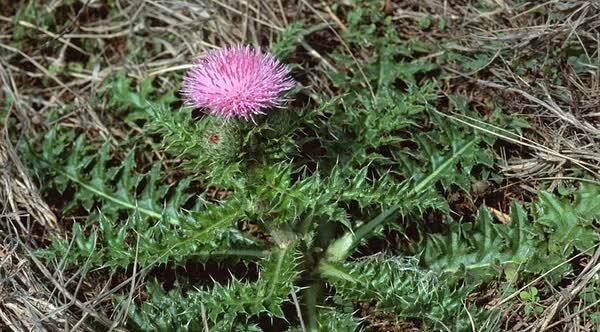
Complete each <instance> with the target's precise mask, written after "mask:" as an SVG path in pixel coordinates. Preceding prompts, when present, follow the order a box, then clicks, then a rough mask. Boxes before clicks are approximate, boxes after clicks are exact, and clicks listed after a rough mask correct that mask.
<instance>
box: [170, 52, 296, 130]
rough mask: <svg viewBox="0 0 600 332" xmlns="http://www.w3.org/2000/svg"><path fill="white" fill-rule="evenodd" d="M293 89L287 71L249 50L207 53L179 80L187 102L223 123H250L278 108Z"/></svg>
mask: <svg viewBox="0 0 600 332" xmlns="http://www.w3.org/2000/svg"><path fill="white" fill-rule="evenodd" d="M293 86H294V80H293V79H292V78H291V77H290V70H289V69H288V67H287V66H285V65H284V64H282V63H281V62H279V60H277V59H276V58H275V57H274V56H273V55H271V54H269V53H263V52H261V50H260V49H254V48H251V47H249V46H241V45H236V46H229V47H224V48H221V49H217V50H211V51H209V52H208V54H207V55H206V57H204V58H203V59H200V60H198V62H196V63H195V64H194V66H193V67H192V68H191V69H190V70H189V71H188V72H187V74H186V75H185V76H184V79H183V87H182V89H181V90H182V93H183V95H184V96H185V98H186V100H187V102H188V103H189V104H190V105H192V106H194V107H198V108H203V109H206V110H207V111H208V112H209V113H211V114H214V115H220V116H222V117H225V118H227V119H230V118H244V119H246V120H248V119H252V117H253V116H254V115H256V114H264V112H265V111H266V110H267V109H269V108H273V107H279V106H281V104H282V102H283V100H282V97H281V95H282V93H283V92H284V91H286V90H289V89H291V88H292V87H293Z"/></svg>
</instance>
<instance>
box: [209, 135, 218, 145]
mask: <svg viewBox="0 0 600 332" xmlns="http://www.w3.org/2000/svg"><path fill="white" fill-rule="evenodd" d="M208 140H209V141H210V142H211V143H212V144H217V143H218V142H219V134H217V133H215V134H212V135H210V136H208Z"/></svg>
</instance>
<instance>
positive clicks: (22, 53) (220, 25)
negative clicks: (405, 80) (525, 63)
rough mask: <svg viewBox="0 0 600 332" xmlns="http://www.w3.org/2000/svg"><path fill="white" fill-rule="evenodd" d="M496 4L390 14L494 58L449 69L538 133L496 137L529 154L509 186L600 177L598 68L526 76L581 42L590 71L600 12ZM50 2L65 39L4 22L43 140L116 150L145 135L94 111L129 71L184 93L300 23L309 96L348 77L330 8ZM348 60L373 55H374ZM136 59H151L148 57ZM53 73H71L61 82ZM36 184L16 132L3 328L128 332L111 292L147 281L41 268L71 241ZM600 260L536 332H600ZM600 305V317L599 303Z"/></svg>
mask: <svg viewBox="0 0 600 332" xmlns="http://www.w3.org/2000/svg"><path fill="white" fill-rule="evenodd" d="M9 2H10V1H9ZM487 2H489V3H490V4H491V5H494V6H495V8H496V10H494V11H491V12H485V13H483V12H479V11H477V10H476V9H475V7H474V6H472V5H471V3H470V1H467V0H426V1H417V0H412V1H402V2H401V3H396V2H395V1H382V10H385V11H386V12H388V13H389V14H390V15H391V16H392V17H393V20H395V21H396V22H398V24H399V27H400V28H399V31H400V33H403V34H406V36H407V37H410V36H417V35H418V36H420V37H423V38H425V39H429V40H438V41H443V40H446V39H449V38H452V39H454V40H456V41H457V43H456V44H455V46H454V49H448V50H446V51H447V52H450V51H458V52H463V53H467V54H469V53H473V54H474V53H477V52H479V51H481V50H482V49H484V50H488V51H489V53H491V54H493V56H492V57H491V58H490V59H489V62H488V63H486V64H485V66H483V67H481V68H479V69H477V70H475V71H468V70H465V69H464V68H462V66H461V64H460V63H456V64H455V66H452V67H448V68H445V70H446V74H447V75H446V76H445V77H444V78H443V80H444V82H445V85H446V87H447V90H448V91H449V92H459V93H461V94H464V95H466V96H467V97H468V98H469V102H470V103H471V104H473V105H475V106H481V107H483V100H484V99H486V98H488V97H489V96H495V95H497V96H500V98H501V99H502V101H503V108H504V111H505V112H509V113H520V114H523V115H525V116H527V117H528V119H529V121H530V122H531V123H533V124H534V128H532V130H529V131H527V133H526V134H525V135H523V136H517V135H514V134H509V133H505V132H499V131H496V130H492V131H491V133H493V134H495V135H498V136H499V137H501V138H502V139H504V140H507V141H509V142H510V143H512V144H514V146H521V148H522V149H521V151H520V152H518V153H515V152H513V151H506V152H505V153H504V154H505V155H507V156H508V157H507V160H506V164H505V165H504V167H503V172H504V174H505V175H506V176H509V177H515V178H517V180H518V181H522V182H523V183H526V184H527V186H529V187H531V186H535V183H536V181H539V180H548V179H551V180H553V181H555V182H556V183H558V182H559V181H561V180H564V179H565V177H567V175H566V174H569V170H570V169H572V168H573V167H578V168H580V169H583V170H585V171H586V172H587V173H588V174H591V175H593V176H594V177H595V178H596V179H598V180H600V125H599V124H600V113H599V109H600V67H598V66H597V65H587V67H586V68H585V70H583V71H582V70H576V69H575V68H573V67H572V66H571V65H569V64H568V63H566V62H564V63H562V64H561V66H560V67H559V68H556V70H557V75H558V76H559V77H560V84H557V83H553V81H555V80H552V79H551V78H550V77H548V76H547V74H546V73H539V72H524V73H518V72H516V70H515V68H516V66H517V64H518V63H519V61H521V60H522V59H525V58H533V57H537V58H539V59H542V60H541V61H547V60H549V59H552V57H553V56H556V52H555V51H556V50H559V49H562V48H565V47H567V46H569V45H579V47H581V48H582V49H583V50H584V53H585V55H586V57H587V58H588V59H590V60H591V59H600V52H599V48H600V47H599V46H600V4H599V3H598V2H595V1H582V0H568V1H544V2H539V3H538V2H535V3H534V2H531V3H529V4H525V5H519V4H518V2H517V1H512V0H487ZM47 3H48V5H47V8H46V11H47V12H48V13H49V14H50V15H55V16H56V17H59V16H60V17H63V19H62V20H64V21H66V22H69V23H68V24H67V25H66V28H65V29H64V30H63V31H49V30H47V29H44V28H41V27H39V26H37V25H36V23H35V22H34V21H26V20H22V19H21V20H15V19H13V17H12V16H1V15H0V49H1V50H2V51H4V52H5V53H4V54H8V56H6V57H3V58H0V82H1V85H2V87H3V90H0V100H2V99H3V98H9V97H10V98H11V99H13V100H14V103H13V108H11V109H10V110H9V111H10V112H9V114H8V117H7V118H6V119H2V123H3V125H2V126H3V127H4V129H6V128H7V127H8V124H9V123H14V128H13V130H15V131H16V132H17V133H24V132H29V133H36V132H41V131H43V130H44V129H45V128H47V127H48V126H49V125H51V124H54V123H57V122H58V123H61V124H62V125H65V126H76V127H80V128H85V129H86V131H87V132H88V133H89V135H100V136H102V137H104V138H105V139H109V140H116V139H118V138H119V137H123V136H125V135H127V133H128V132H135V131H136V129H135V128H130V127H126V126H119V125H115V124H118V123H119V121H115V119H111V114H110V110H104V109H98V107H93V106H92V105H91V104H90V102H89V99H90V97H91V96H93V95H94V93H95V91H97V90H98V88H99V87H100V86H102V84H103V82H105V80H106V79H107V78H108V77H110V76H111V75H112V74H114V73H116V72H119V71H126V72H127V75H128V76H129V77H130V78H132V79H135V80H142V79H143V78H146V77H156V78H157V79H158V83H157V84H159V85H161V86H164V87H171V88H172V87H174V86H175V83H174V82H171V81H169V79H168V74H169V73H173V72H179V71H182V70H184V69H186V68H188V67H189V63H190V62H191V61H192V60H193V59H194V58H196V57H197V56H199V55H201V54H202V53H203V52H204V51H205V50H206V49H209V48H213V47H216V46H218V45H222V44H227V43H236V42H246V43H250V44H254V45H257V46H258V45H262V46H264V45H267V44H268V43H270V42H271V41H272V40H273V36H274V34H275V33H276V32H278V31H282V30H283V29H285V27H286V26H288V25H289V24H290V23H291V22H294V21H297V20H302V21H304V22H305V23H306V26H307V27H309V30H310V32H309V33H321V35H326V36H327V38H328V40H325V41H322V42H321V43H319V42H318V41H317V42H312V43H310V42H309V41H308V38H307V39H305V40H302V41H301V43H300V44H301V45H302V47H303V48H304V52H305V54H306V56H307V58H306V59H300V61H303V62H304V63H305V64H307V69H306V75H305V77H303V81H304V82H303V83H304V85H305V86H306V87H307V89H309V91H310V90H323V91H328V90H329V87H328V86H327V81H326V79H324V76H323V75H322V69H324V68H327V69H330V70H335V67H334V66H333V65H332V64H331V61H330V60H329V59H328V57H327V54H326V51H324V50H323V49H325V46H327V45H326V44H327V43H332V42H333V43H339V42H342V43H343V41H341V39H340V38H339V35H338V32H341V31H343V30H345V29H346V27H345V25H344V24H345V23H344V20H343V15H341V13H339V12H338V13H336V12H335V11H334V10H333V9H332V7H331V6H330V5H327V4H325V3H324V2H321V1H317V0H300V1H286V0H270V1H261V0H246V1H237V0H193V1H177V0H175V1H173V0H146V1H116V2H115V3H116V7H115V8H114V9H113V10H114V11H115V12H116V13H118V15H113V16H110V17H109V16H107V15H106V13H105V12H104V9H103V8H104V7H105V4H104V2H103V1H96V0H87V1H80V5H81V6H77V7H78V8H77V9H76V7H69V6H65V4H64V3H63V1H61V0H52V1H47ZM344 4H345V1H341V10H340V11H343V10H344V9H345V7H344ZM0 5H3V7H4V8H8V11H7V15H13V14H14V12H15V11H16V7H11V6H10V5H8V4H7V2H6V1H0ZM543 12H556V13H559V14H560V15H557V19H556V20H553V21H552V22H550V21H549V20H547V17H546V15H542V14H539V13H543ZM423 17H430V18H432V19H434V20H442V19H443V20H445V21H446V22H447V25H448V27H449V28H448V29H446V30H439V29H436V28H432V29H431V30H430V31H426V32H423V31H422V29H419V28H418V24H417V22H418V20H419V19H421V18H423ZM310 27H316V28H315V29H311V28H310ZM17 28H20V29H25V30H27V31H29V32H30V33H32V34H34V35H35V38H36V40H35V43H27V44H25V45H24V47H23V48H22V49H19V48H16V47H14V46H11V44H10V43H8V39H9V38H10V36H11V35H12V34H13V33H14V32H15V29H17ZM332 31H333V32H332ZM336 31H337V32H336ZM307 37H308V35H307ZM86 43H92V44H94V45H100V46H102V51H101V52H100V53H99V54H90V53H89V52H88V51H86V49H85V47H84V46H83V45H84V44H86ZM152 43H157V44H160V45H162V46H163V50H162V51H161V52H146V50H147V49H148V48H150V47H151V45H150V44H152ZM347 51H348V52H349V53H350V54H351V55H352V56H353V57H354V56H356V57H360V52H356V51H355V50H350V49H347ZM136 53H140V54H144V55H146V54H147V55H148V56H147V57H146V56H140V57H136V56H135V54H136ZM439 55H440V54H433V55H428V56H430V57H435V56H439ZM91 58H94V59H96V65H95V66H94V67H93V68H75V67H70V66H68V64H69V63H71V62H77V61H81V62H86V61H88V60H89V59H91ZM356 60H357V61H358V59H356ZM590 62H593V61H590ZM596 63H600V61H596ZM308 64H310V66H308ZM50 66H54V67H56V68H60V69H61V70H60V71H58V72H56V71H51V70H49V69H48V68H49V67H50ZM64 105H74V106H75V107H74V110H73V111H72V112H71V113H69V114H67V115H65V116H64V117H62V118H60V119H58V120H53V122H51V121H50V120H49V119H48V118H47V111H48V110H49V109H52V108H58V107H62V106H64ZM444 114H445V115H446V116H450V117H451V118H452V119H454V120H455V121H463V122H465V123H467V124H469V125H471V126H476V127H479V128H482V130H486V128H487V129H488V130H489V128H490V127H489V126H488V125H487V124H481V123H477V122H474V121H472V119H465V118H460V117H458V116H456V115H453V114H448V113H444ZM137 130H139V129H137ZM17 139H20V135H17ZM32 176H34V175H33V174H29V171H28V170H27V169H26V168H25V167H24V166H23V164H22V163H21V162H20V161H19V157H18V156H17V154H16V153H15V151H14V149H13V148H12V144H11V142H10V140H9V139H8V134H7V133H3V134H2V135H1V138H0V207H1V209H2V213H1V214H0V220H1V221H2V223H1V225H0V235H1V236H2V239H3V241H2V243H1V244H0V297H1V298H2V301H1V303H0V327H2V330H13V331H29V330H40V331H42V330H50V331H54V330H94V329H98V328H101V329H115V328H116V327H117V326H118V325H119V324H120V323H122V322H123V319H124V317H125V315H124V312H123V311H120V312H113V311H111V308H110V295H111V294H113V293H115V292H117V291H124V292H125V293H127V294H129V296H130V299H131V298H132V297H133V296H134V294H136V292H138V288H139V286H140V285H141V282H142V281H141V280H143V276H144V275H145V273H146V271H135V270H134V271H133V273H131V274H130V275H128V276H126V277H121V278H120V279H119V280H118V282H115V281H114V280H113V277H115V279H116V276H111V277H109V278H108V279H106V278H105V279H100V278H98V276H97V275H94V273H90V271H86V269H85V267H82V268H81V269H80V270H78V271H64V270H63V266H62V264H61V262H55V264H53V265H52V266H44V264H42V263H41V262H40V261H38V260H36V259H32V258H27V257H32V256H30V255H29V254H30V252H31V250H32V249H33V248H35V247H37V246H39V245H40V244H41V243H43V241H44V238H45V236H47V235H48V234H51V233H52V234H56V233H58V234H63V233H64V229H63V227H62V226H61V224H60V222H59V221H58V219H57V217H56V216H55V213H54V212H53V211H52V209H51V208H50V207H49V206H48V204H46V203H45V202H44V200H43V199H42V197H41V195H40V194H39V192H38V191H37V188H36V185H35V181H34V179H33V178H32ZM599 256H600V251H596V254H595V255H594V256H593V259H592V260H590V261H589V262H587V265H586V266H585V268H584V269H583V271H582V272H581V273H580V275H579V276H578V277H577V278H576V279H575V280H574V281H573V282H572V283H571V284H570V285H568V286H567V287H566V288H565V289H564V290H563V291H560V292H559V291H556V294H555V295H554V296H552V297H551V298H550V299H548V302H547V303H548V306H547V309H546V311H545V312H544V314H543V315H542V316H541V317H539V319H538V320H537V321H536V322H533V323H530V324H528V326H529V327H528V328H527V329H528V330H535V331H542V330H546V329H550V328H553V329H557V328H558V326H560V327H561V329H564V330H567V329H570V330H572V331H586V330H590V328H591V327H590V326H589V325H586V324H589V323H587V322H581V321H578V320H577V317H578V315H579V313H581V312H582V311H584V310H592V309H593V307H592V306H590V305H587V306H586V305H583V306H582V305H579V306H569V303H570V302H571V301H572V300H573V299H574V297H575V296H576V295H577V294H578V293H579V292H580V291H581V290H582V287H583V286H584V285H586V284H587V283H589V282H590V280H591V279H592V278H593V277H595V276H597V274H598V271H599V269H600V262H599V259H600V258H599ZM592 305H595V307H596V308H597V307H598V303H595V304H592ZM388 323H389V322H385V324H388ZM382 324H383V325H385V324H384V323H382ZM2 325H3V326H2ZM409 329H410V328H409Z"/></svg>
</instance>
